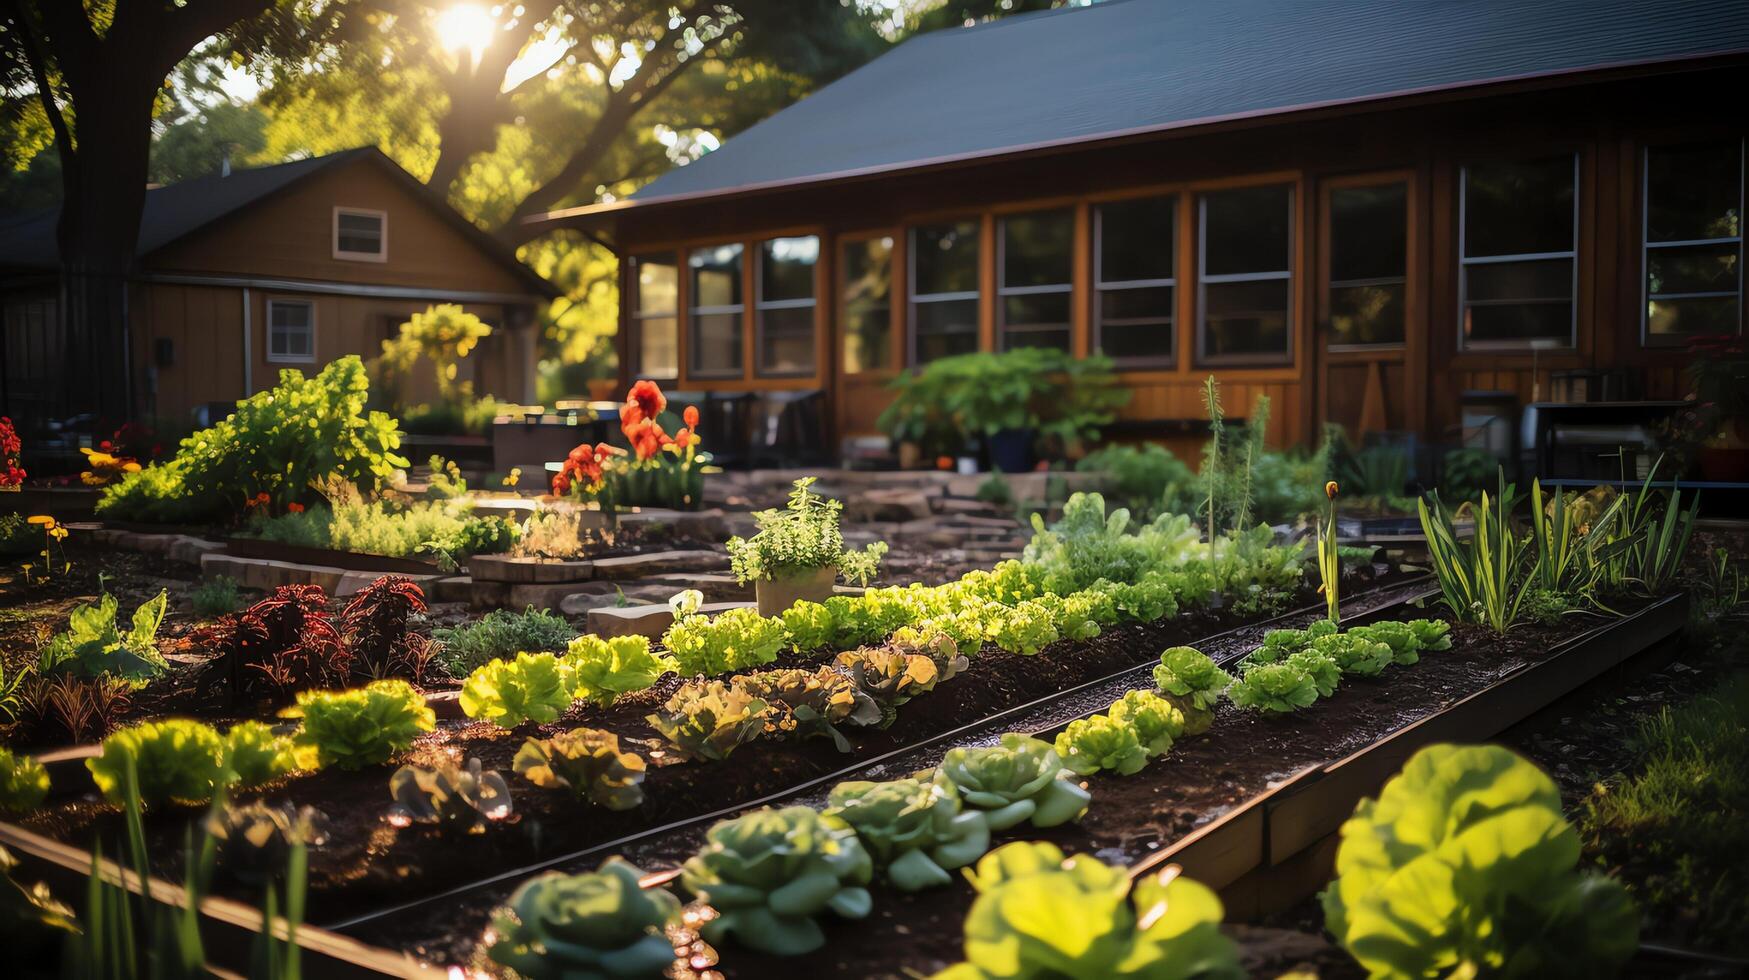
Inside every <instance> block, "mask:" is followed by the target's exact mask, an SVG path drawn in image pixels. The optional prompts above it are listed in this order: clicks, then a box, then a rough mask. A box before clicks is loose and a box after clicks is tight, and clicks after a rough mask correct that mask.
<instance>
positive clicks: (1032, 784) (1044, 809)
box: [935, 732, 1092, 830]
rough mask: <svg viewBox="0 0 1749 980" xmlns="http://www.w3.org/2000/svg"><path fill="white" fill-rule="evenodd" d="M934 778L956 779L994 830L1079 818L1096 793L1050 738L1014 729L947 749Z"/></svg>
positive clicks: (966, 798) (968, 801)
mask: <svg viewBox="0 0 1749 980" xmlns="http://www.w3.org/2000/svg"><path fill="white" fill-rule="evenodd" d="M935 777H936V778H937V779H944V780H947V781H948V782H951V783H953V784H954V786H955V787H956V788H958V789H959V792H960V798H961V799H962V800H963V801H964V803H965V805H966V806H968V807H975V808H977V809H980V810H983V811H984V815H985V819H986V820H987V821H988V822H989V824H990V829H992V830H1007V829H1008V828H1010V827H1013V826H1016V825H1018V824H1019V823H1021V822H1022V821H1025V820H1030V821H1032V825H1033V826H1034V827H1038V828H1040V829H1043V828H1046V827H1055V826H1058V825H1060V824H1065V823H1068V822H1069V821H1071V820H1078V819H1080V817H1081V814H1083V813H1085V812H1087V803H1088V801H1089V800H1091V799H1092V795H1091V794H1089V793H1088V792H1087V790H1086V789H1084V788H1083V787H1082V786H1081V783H1080V781H1079V780H1078V779H1076V778H1075V771H1074V770H1072V769H1070V768H1069V767H1067V766H1065V765H1063V759H1062V756H1059V755H1058V754H1057V750H1056V749H1055V748H1053V747H1052V746H1051V743H1049V742H1045V741H1042V740H1040V739H1036V738H1032V737H1030V736H1027V735H1019V734H1015V733H1012V732H1010V733H1009V734H1006V735H1003V736H1002V741H1001V743H1000V744H997V745H988V746H979V747H976V748H962V747H956V748H951V749H948V750H947V754H946V755H945V756H943V757H942V759H941V765H939V766H937V767H936V769H935Z"/></svg>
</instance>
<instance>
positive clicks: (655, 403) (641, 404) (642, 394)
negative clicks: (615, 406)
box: [626, 381, 668, 420]
mask: <svg viewBox="0 0 1749 980" xmlns="http://www.w3.org/2000/svg"><path fill="white" fill-rule="evenodd" d="M626 405H627V407H631V406H636V407H637V409H638V414H639V416H640V417H641V419H651V420H654V419H655V418H656V416H658V415H661V414H662V410H663V409H665V408H667V407H668V398H667V396H665V395H663V394H662V388H661V386H660V385H658V384H656V382H654V381H639V382H638V383H637V384H634V385H632V390H631V391H629V392H627V393H626Z"/></svg>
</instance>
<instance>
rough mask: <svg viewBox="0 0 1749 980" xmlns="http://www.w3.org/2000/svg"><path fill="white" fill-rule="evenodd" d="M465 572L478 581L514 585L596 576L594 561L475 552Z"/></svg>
mask: <svg viewBox="0 0 1749 980" xmlns="http://www.w3.org/2000/svg"><path fill="white" fill-rule="evenodd" d="M468 575H469V576H470V577H472V578H473V579H474V580H475V581H477V582H510V583H513V584H517V585H524V584H545V583H552V582H586V581H588V580H590V579H592V578H594V577H595V563H594V562H592V561H586V560H582V561H571V560H566V559H561V558H532V557H530V558H522V557H512V556H510V555H475V556H474V557H472V558H470V559H468Z"/></svg>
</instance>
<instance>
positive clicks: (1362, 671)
mask: <svg viewBox="0 0 1749 980" xmlns="http://www.w3.org/2000/svg"><path fill="white" fill-rule="evenodd" d="M1367 637H1368V634H1365V633H1362V632H1359V631H1355V630H1350V631H1348V632H1346V633H1338V634H1336V635H1334V636H1321V637H1319V638H1318V639H1316V640H1313V641H1312V650H1313V651H1314V652H1316V653H1320V654H1323V655H1324V656H1326V657H1329V658H1330V659H1331V660H1333V661H1335V663H1336V666H1337V667H1340V668H1341V669H1342V673H1343V674H1344V675H1345V676H1352V677H1377V676H1378V675H1379V674H1381V673H1383V672H1384V669H1385V668H1386V667H1389V666H1390V665H1391V664H1393V663H1395V662H1396V653H1395V651H1394V650H1393V649H1392V647H1391V645H1390V644H1389V643H1385V642H1383V641H1381V640H1372V639H1368V638H1367Z"/></svg>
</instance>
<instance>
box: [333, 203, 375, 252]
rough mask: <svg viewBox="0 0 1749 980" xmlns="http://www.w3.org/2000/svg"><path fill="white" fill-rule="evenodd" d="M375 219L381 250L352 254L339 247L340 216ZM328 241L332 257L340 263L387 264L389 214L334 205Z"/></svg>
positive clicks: (373, 209)
mask: <svg viewBox="0 0 1749 980" xmlns="http://www.w3.org/2000/svg"><path fill="white" fill-rule="evenodd" d="M341 215H351V216H353V217H367V218H376V219H377V220H378V221H379V222H380V223H381V240H382V245H383V247H382V249H381V250H380V251H376V252H354V251H351V250H348V249H343V248H341V247H340V216H341ZM331 224H332V228H331V236H330V241H331V243H332V245H333V253H334V254H333V257H334V258H335V259H337V260H339V261H341V262H387V261H388V260H389V212H387V211H380V210H377V209H376V208H355V207H348V206H346V205H343V204H336V205H334V214H333V218H332V219H331Z"/></svg>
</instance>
